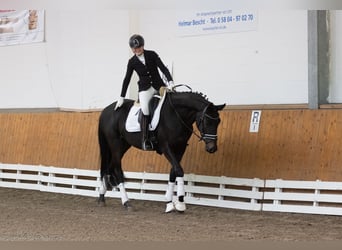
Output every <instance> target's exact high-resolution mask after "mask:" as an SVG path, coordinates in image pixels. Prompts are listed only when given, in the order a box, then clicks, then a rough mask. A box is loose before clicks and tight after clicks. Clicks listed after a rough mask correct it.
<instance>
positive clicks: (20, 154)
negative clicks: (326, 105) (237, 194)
mask: <svg viewBox="0 0 342 250" xmlns="http://www.w3.org/2000/svg"><path fill="white" fill-rule="evenodd" d="M251 112H252V111H251V110H224V111H222V112H221V119H222V123H221V124H220V127H219V140H218V151H217V152H216V153H215V154H209V153H206V152H205V149H204V144H203V142H198V139H197V138H196V137H194V136H193V137H192V138H191V140H190V141H189V146H188V149H187V151H186V154H185V156H184V158H183V161H182V165H183V167H184V170H185V172H186V173H195V174H203V175H212V176H221V175H224V176H230V177H246V178H253V177H258V178H269V179H275V178H282V179H288V180H292V179H293V180H316V179H320V180H324V181H342V110H341V109H320V110H308V109H293V110H262V115H261V123H260V128H259V132H258V133H250V132H249V123H250V116H251ZM98 117H99V112H90V113H77V112H46V113H41V112H40V113H0V162H1V163H21V164H33V165H44V166H57V167H58V166H60V167H69V168H81V169H98V168H99V150H98V143H97V124H98ZM123 168H124V170H125V171H146V172H160V173H168V172H169V169H170V165H169V163H168V162H167V161H166V160H165V159H164V157H163V156H160V155H158V154H156V153H154V152H143V151H139V150H137V149H134V148H131V149H130V150H129V152H128V153H127V154H126V155H125V157H124V159H123Z"/></svg>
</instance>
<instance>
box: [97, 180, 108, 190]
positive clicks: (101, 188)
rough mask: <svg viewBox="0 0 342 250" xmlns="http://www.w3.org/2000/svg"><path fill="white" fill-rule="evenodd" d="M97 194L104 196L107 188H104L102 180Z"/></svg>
mask: <svg viewBox="0 0 342 250" xmlns="http://www.w3.org/2000/svg"><path fill="white" fill-rule="evenodd" d="M99 192H100V194H105V193H106V192H107V188H106V185H105V183H104V181H103V179H101V185H100V190H99Z"/></svg>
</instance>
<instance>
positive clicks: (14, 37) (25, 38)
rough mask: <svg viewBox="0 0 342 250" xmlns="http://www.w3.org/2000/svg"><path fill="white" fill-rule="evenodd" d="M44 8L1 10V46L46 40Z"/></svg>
mask: <svg viewBox="0 0 342 250" xmlns="http://www.w3.org/2000/svg"><path fill="white" fill-rule="evenodd" d="M44 15H45V11H44V10H22V11H16V10H0V46H6V45H14V44H26V43H36V42H42V41H44V19H45V18H44Z"/></svg>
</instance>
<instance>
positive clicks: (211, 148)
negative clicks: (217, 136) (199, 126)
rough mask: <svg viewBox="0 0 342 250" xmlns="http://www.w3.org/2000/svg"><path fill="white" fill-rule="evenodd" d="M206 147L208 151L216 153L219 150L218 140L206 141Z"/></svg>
mask: <svg viewBox="0 0 342 250" xmlns="http://www.w3.org/2000/svg"><path fill="white" fill-rule="evenodd" d="M205 149H206V150H207V152H208V153H215V152H216V151H217V144H216V140H213V141H209V142H206V144H205Z"/></svg>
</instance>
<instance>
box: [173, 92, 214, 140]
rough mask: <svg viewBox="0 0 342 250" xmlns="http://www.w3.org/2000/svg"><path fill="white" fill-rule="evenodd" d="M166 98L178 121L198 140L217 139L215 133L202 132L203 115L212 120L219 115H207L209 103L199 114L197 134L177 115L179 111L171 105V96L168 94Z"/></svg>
mask: <svg viewBox="0 0 342 250" xmlns="http://www.w3.org/2000/svg"><path fill="white" fill-rule="evenodd" d="M168 100H169V103H170V105H171V107H172V109H173V111H174V112H175V113H176V115H177V117H178V119H179V120H180V122H181V123H182V124H183V126H184V127H185V128H187V129H188V130H189V131H190V132H191V133H192V134H194V135H195V136H196V137H197V138H198V139H199V141H202V140H204V141H206V140H211V141H213V140H215V141H216V140H217V134H208V133H203V132H202V131H204V129H205V128H204V122H203V121H204V117H207V118H209V119H212V120H218V119H219V116H217V117H212V116H210V115H208V114H207V109H208V107H209V106H210V103H209V104H208V105H207V106H206V107H205V108H204V109H203V111H202V115H201V117H200V119H199V122H198V129H199V131H200V135H198V134H197V133H196V132H195V131H194V130H193V128H192V127H189V126H188V125H187V124H186V123H185V122H184V120H183V119H182V117H181V116H180V115H179V113H178V112H177V110H176V108H175V106H174V105H173V103H172V101H171V97H170V95H168Z"/></svg>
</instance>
